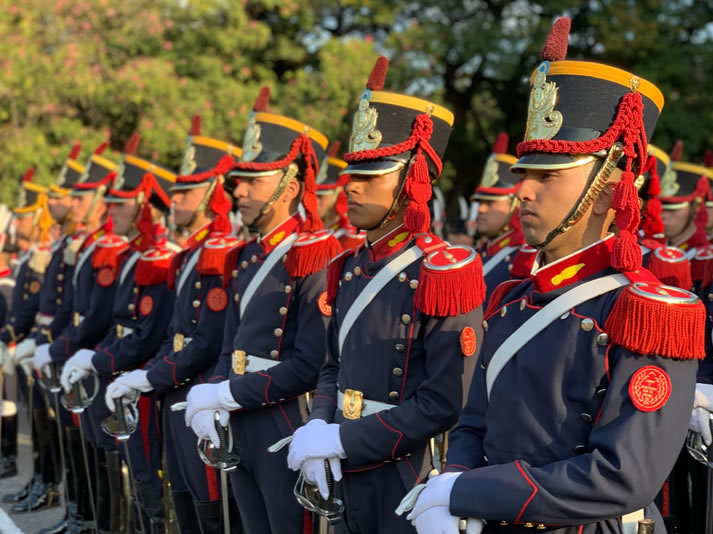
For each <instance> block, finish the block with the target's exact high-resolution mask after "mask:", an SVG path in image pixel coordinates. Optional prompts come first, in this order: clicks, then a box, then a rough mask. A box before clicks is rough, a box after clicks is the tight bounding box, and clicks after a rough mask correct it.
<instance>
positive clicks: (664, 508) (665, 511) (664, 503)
mask: <svg viewBox="0 0 713 534" xmlns="http://www.w3.org/2000/svg"><path fill="white" fill-rule="evenodd" d="M669 489H670V488H669V485H668V480H667V481H666V482H664V484H663V492H662V493H663V494H662V495H661V515H662V516H664V517H668V516H669V515H670V510H669V502H668V499H669V495H668V492H669Z"/></svg>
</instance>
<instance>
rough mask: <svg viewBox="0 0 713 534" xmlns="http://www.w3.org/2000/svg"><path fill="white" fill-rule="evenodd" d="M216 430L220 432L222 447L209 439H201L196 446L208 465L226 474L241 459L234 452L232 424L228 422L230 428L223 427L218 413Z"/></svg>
mask: <svg viewBox="0 0 713 534" xmlns="http://www.w3.org/2000/svg"><path fill="white" fill-rule="evenodd" d="M215 429H216V431H217V432H218V438H219V440H220V446H219V447H216V446H215V445H213V442H212V441H211V440H209V439H200V438H199V439H198V443H197V445H196V446H197V447H198V455H199V456H200V458H201V460H203V463H205V464H206V465H209V466H211V467H215V468H216V469H220V470H222V471H225V472H229V471H232V470H233V469H235V468H236V467H237V466H238V464H239V463H240V457H239V456H238V455H237V454H233V452H232V450H233V433H232V431H231V428H230V422H228V426H226V427H224V426H223V425H221V424H220V420H219V419H218V415H217V412H216V420H215Z"/></svg>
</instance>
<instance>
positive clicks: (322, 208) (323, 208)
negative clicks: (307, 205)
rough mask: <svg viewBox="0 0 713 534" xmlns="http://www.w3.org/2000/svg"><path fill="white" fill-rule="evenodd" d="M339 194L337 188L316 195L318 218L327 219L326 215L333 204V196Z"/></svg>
mask: <svg viewBox="0 0 713 534" xmlns="http://www.w3.org/2000/svg"><path fill="white" fill-rule="evenodd" d="M338 194H339V191H338V190H335V191H325V192H322V193H320V194H318V195H317V212H318V213H319V218H320V219H322V220H323V221H326V220H327V219H328V217H327V216H328V215H329V212H330V210H331V209H332V206H334V201H335V197H336V196H337V195H338Z"/></svg>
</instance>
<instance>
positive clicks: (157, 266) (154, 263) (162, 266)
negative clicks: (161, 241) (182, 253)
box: [134, 247, 177, 286]
mask: <svg viewBox="0 0 713 534" xmlns="http://www.w3.org/2000/svg"><path fill="white" fill-rule="evenodd" d="M176 255H177V254H176V252H175V251H174V250H171V249H170V248H166V247H151V248H150V249H148V250H146V251H144V252H143V253H142V254H141V256H139V261H138V262H136V272H135V273H134V280H135V282H136V285H139V286H152V285H155V284H163V283H165V282H167V281H168V278H169V273H170V272H171V264H172V263H173V258H174V257H175V256H176Z"/></svg>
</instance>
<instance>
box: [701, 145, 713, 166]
mask: <svg viewBox="0 0 713 534" xmlns="http://www.w3.org/2000/svg"><path fill="white" fill-rule="evenodd" d="M703 165H705V166H706V167H713V150H711V149H710V148H708V149H706V151H705V152H704V153H703Z"/></svg>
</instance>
